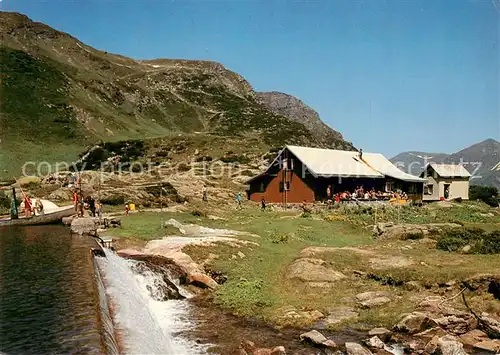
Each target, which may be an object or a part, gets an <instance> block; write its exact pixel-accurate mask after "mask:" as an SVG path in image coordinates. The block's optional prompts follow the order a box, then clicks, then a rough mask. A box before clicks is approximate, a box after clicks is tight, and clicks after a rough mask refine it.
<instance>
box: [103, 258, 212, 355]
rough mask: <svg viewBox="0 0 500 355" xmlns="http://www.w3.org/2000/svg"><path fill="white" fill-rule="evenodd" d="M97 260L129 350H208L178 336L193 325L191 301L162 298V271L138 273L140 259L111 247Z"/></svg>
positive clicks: (146, 351)
mask: <svg viewBox="0 0 500 355" xmlns="http://www.w3.org/2000/svg"><path fill="white" fill-rule="evenodd" d="M96 260H97V264H98V266H99V270H100V271H101V272H102V275H103V279H104V283H105V284H106V293H107V294H108V296H109V299H110V300H111V303H112V304H113V306H114V320H115V324H116V327H117V329H118V332H119V333H120V335H121V336H122V338H123V343H124V344H122V345H123V347H124V348H125V352H126V353H127V354H140V353H142V354H145V353H147V354H202V353H205V349H206V347H204V346H201V345H199V344H196V343H194V342H190V341H187V340H185V339H183V338H182V337H179V336H176V335H177V334H178V333H179V332H183V331H186V330H188V329H190V328H191V327H192V326H193V325H192V324H191V323H190V321H189V320H188V318H187V315H188V314H189V309H188V304H187V303H186V301H182V300H167V301H159V300H158V299H162V298H163V295H162V294H161V293H162V289H163V288H162V286H164V281H163V279H162V277H161V276H160V275H158V274H155V273H154V272H151V271H150V272H145V273H144V272H142V273H137V272H135V271H134V265H137V263H138V262H136V261H131V260H125V259H122V258H120V257H119V256H117V255H116V254H114V253H112V252H110V251H109V250H106V257H105V258H97V259H96ZM172 281H174V280H172ZM186 295H187V294H186Z"/></svg>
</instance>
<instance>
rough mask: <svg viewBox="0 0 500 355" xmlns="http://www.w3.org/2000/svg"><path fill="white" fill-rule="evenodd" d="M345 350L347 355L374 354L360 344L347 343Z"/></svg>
mask: <svg viewBox="0 0 500 355" xmlns="http://www.w3.org/2000/svg"><path fill="white" fill-rule="evenodd" d="M345 348H346V351H347V355H371V354H373V353H372V352H371V351H370V350H368V349H366V348H364V347H362V346H361V345H359V344H358V343H350V342H348V343H345Z"/></svg>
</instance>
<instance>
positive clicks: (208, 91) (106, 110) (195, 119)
mask: <svg viewBox="0 0 500 355" xmlns="http://www.w3.org/2000/svg"><path fill="white" fill-rule="evenodd" d="M0 36H1V42H0V43H1V45H0V56H1V60H0V65H1V67H0V69H1V71H0V75H1V81H2V85H1V91H0V95H1V97H2V103H1V105H2V107H1V113H0V127H1V129H0V139H1V141H0V145H1V153H0V174H1V176H0V180H1V179H2V178H3V179H6V178H9V179H10V178H11V175H12V174H16V175H18V174H19V173H20V167H21V166H22V164H23V163H24V162H25V161H49V162H55V161H61V160H62V161H67V160H74V159H75V158H76V157H77V153H79V152H82V151H84V150H85V149H86V148H87V147H88V146H89V145H91V144H95V143H96V142H98V141H101V140H104V141H118V140H126V139H147V138H154V137H161V136H169V135H170V136H171V135H173V134H178V133H193V132H206V133H211V134H217V135H220V136H231V137H242V139H245V137H247V136H252V137H259V139H260V140H261V141H263V142H264V143H266V144H267V145H269V146H271V145H273V146H274V145H282V144H285V143H295V144H307V145H312V146H324V147H335V148H340V149H354V148H353V146H352V144H350V143H348V142H346V141H344V140H343V138H342V136H341V135H340V134H339V133H338V132H335V131H333V130H331V129H330V128H327V129H330V130H331V134H329V135H328V134H326V135H325V132H322V133H321V134H318V133H317V132H315V130H312V129H310V128H308V127H311V126H310V125H309V124H308V123H307V122H306V121H307V119H308V118H307V117H305V118H304V120H305V121H304V122H301V121H300V120H297V119H290V118H288V117H285V116H284V115H282V114H278V113H276V112H273V111H272V110H271V109H269V108H268V107H266V106H265V105H263V104H262V103H261V102H260V101H258V100H257V98H256V93H255V92H254V91H253V89H252V87H251V85H250V84H249V83H248V82H247V81H246V80H245V79H244V78H243V77H241V76H240V75H238V74H236V73H234V72H231V71H229V70H227V69H226V68H225V67H224V66H222V65H221V64H219V63H215V62H208V61H187V60H171V59H158V60H150V61H139V60H134V59H131V58H126V57H123V56H120V55H114V54H109V53H107V52H102V51H98V50H96V49H94V48H92V47H89V46H87V45H85V44H84V43H82V42H80V41H78V40H77V39H76V38H74V37H72V36H70V35H68V34H66V33H63V32H59V31H57V30H55V29H53V28H51V27H49V26H46V25H44V24H42V23H36V22H33V21H31V20H30V19H29V18H28V17H26V16H24V15H21V14H17V13H6V12H0Z"/></svg>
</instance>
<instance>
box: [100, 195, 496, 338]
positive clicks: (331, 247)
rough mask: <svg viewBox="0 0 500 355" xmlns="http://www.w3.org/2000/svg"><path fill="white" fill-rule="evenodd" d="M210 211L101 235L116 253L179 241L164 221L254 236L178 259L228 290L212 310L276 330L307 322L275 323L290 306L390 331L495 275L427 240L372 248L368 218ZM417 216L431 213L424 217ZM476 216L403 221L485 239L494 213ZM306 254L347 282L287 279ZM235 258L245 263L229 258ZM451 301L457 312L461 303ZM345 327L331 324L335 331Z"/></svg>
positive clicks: (149, 218) (490, 258)
mask: <svg viewBox="0 0 500 355" xmlns="http://www.w3.org/2000/svg"><path fill="white" fill-rule="evenodd" d="M212 207H213V208H212ZM212 207H209V208H206V209H205V210H204V211H205V212H207V213H203V210H202V211H201V212H200V208H196V209H194V210H193V211H194V214H196V215H194V214H193V213H188V212H186V213H170V212H169V213H166V212H165V213H157V212H139V213H136V214H133V215H130V216H129V217H126V218H122V228H121V229H114V230H110V231H109V232H110V234H111V235H113V236H115V237H118V238H119V240H118V244H117V245H118V246H126V247H129V246H131V247H141V246H143V245H144V244H145V243H146V242H147V241H148V240H152V239H158V238H161V237H163V236H166V235H169V234H170V235H175V234H178V231H177V230H176V229H175V228H163V227H162V225H163V222H164V221H167V220H168V219H170V218H174V219H176V220H178V221H179V222H181V223H194V224H198V225H202V226H208V227H213V228H226V229H234V230H239V231H246V232H250V233H252V234H256V235H257V236H248V235H245V236H239V237H238V238H243V239H246V240H249V241H252V242H255V243H258V246H256V245H253V244H247V245H246V246H244V247H239V248H237V247H234V246H229V245H227V244H225V243H217V244H216V245H214V246H211V247H207V246H188V247H185V248H184V252H186V253H187V254H189V255H190V256H191V257H192V258H193V259H194V260H195V261H196V262H198V263H203V262H205V261H206V260H207V259H209V256H210V261H209V263H208V265H207V267H208V268H209V269H210V270H211V271H215V272H218V273H223V274H225V275H226V276H227V281H226V282H225V283H223V284H222V285H220V287H219V288H218V289H217V290H216V291H215V292H214V293H213V295H212V296H211V297H213V302H214V303H215V304H217V305H219V306H220V307H222V308H223V309H227V310H229V311H231V312H232V313H234V314H237V315H241V316H255V317H258V318H261V319H264V320H266V321H269V322H271V323H274V324H278V325H298V326H304V325H308V323H310V322H311V321H312V320H311V319H302V318H298V319H288V318H284V317H283V314H284V313H286V312H287V310H289V309H290V307H293V308H294V309H295V310H297V311H300V312H307V311H313V310H315V311H320V312H321V313H323V314H324V315H327V314H328V312H329V311H331V310H332V309H337V308H345V307H348V308H353V309H356V310H357V311H358V312H359V317H357V318H356V319H355V320H351V321H349V325H350V326H354V327H357V328H363V329H364V328H368V327H373V326H391V325H393V324H394V322H395V321H396V319H397V318H398V317H399V315H400V314H402V313H404V312H408V311H410V310H412V309H414V307H415V305H416V304H418V302H419V301H420V300H421V299H422V298H423V297H425V296H428V295H436V294H439V295H443V296H448V295H451V294H453V293H456V292H457V290H459V283H460V281H461V280H463V279H465V278H467V277H470V276H472V275H475V274H478V273H484V272H495V270H500V258H499V257H498V255H495V254H490V255H475V254H473V255H464V254H458V253H451V252H447V251H443V250H438V249H437V248H436V246H435V245H436V243H435V241H433V240H430V239H428V238H425V239H422V240H388V241H375V240H373V239H372V237H371V227H370V223H369V218H368V217H367V216H369V215H370V214H369V213H363V212H360V213H359V214H358V213H357V212H356V213H355V212H353V211H350V213H346V211H345V210H341V209H338V210H330V211H323V212H319V213H312V214H303V213H300V212H298V211H265V212H263V211H260V210H259V209H258V208H257V207H256V206H254V205H251V206H247V207H246V208H245V209H244V210H242V211H236V210H234V209H229V210H228V209H226V210H220V209H217V208H218V207H216V206H212ZM426 209H430V211H424V210H426ZM465 210H467V212H466V211H465ZM417 211H418V213H417ZM485 211H487V210H486V209H485V207H484V206H482V205H479V204H474V203H467V204H463V205H460V206H454V207H452V208H446V209H444V208H443V209H439V210H437V211H434V210H433V208H432V207H431V208H428V207H426V208H420V209H418V210H417V209H414V210H413V209H408V210H405V212H404V213H405V216H406V217H404V218H405V220H411V218H410V216H411V215H412V214H413V221H419V222H420V221H422V218H423V217H422V216H424V215H425V216H427V217H425V218H428V219H427V221H429V222H430V221H432V222H439V221H452V220H453V221H455V222H460V223H462V224H466V225H475V226H477V225H481V226H483V227H486V228H487V229H488V230H494V229H500V219H499V217H498V214H494V215H491V214H490V215H489V214H487V213H485ZM208 212H211V213H217V218H218V219H214V217H212V216H209V215H208ZM401 212H402V211H399V214H400V218H401ZM434 212H436V213H434ZM390 213H394V211H389V210H387V211H386V219H389V217H388V216H389V215H390ZM372 218H374V216H372ZM372 221H373V219H372ZM308 247H320V249H317V250H316V249H314V250H313V252H311V253H309V254H308V255H307V257H311V258H319V259H322V260H324V261H326V262H327V263H328V267H331V268H332V269H334V270H336V271H339V272H342V273H343V274H344V275H346V278H345V279H342V280H339V281H337V282H335V283H334V284H332V286H331V287H311V285H309V284H307V283H304V282H301V281H298V280H295V279H288V278H287V277H286V274H287V267H288V266H289V265H290V264H291V263H292V262H293V261H294V260H296V259H297V258H299V257H300V254H301V251H304V249H306V248H308ZM321 248H323V249H321ZM238 252H241V253H243V255H244V257H240V256H238ZM210 254H212V255H210ZM214 255H216V257H215V258H214V257H213V256H214ZM409 281H414V282H415V283H417V284H418V285H420V289H419V290H418V292H415V290H410V289H408V288H406V287H405V286H404V285H405V283H407V282H409ZM365 291H387V292H391V293H392V294H393V296H394V298H393V301H392V302H390V303H389V304H386V305H383V306H380V307H377V308H373V309H358V307H357V306H356V304H355V302H354V296H355V295H356V294H358V293H361V292H365ZM469 297H470V303H471V304H472V305H473V306H474V307H476V308H478V309H481V310H482V311H499V310H500V309H499V305H498V302H495V300H494V299H493V298H492V296H491V295H473V294H471V295H469ZM454 302H455V303H456V306H457V307H461V305H460V299H457V300H455V301H454ZM344 325H345V323H340V324H337V325H336V327H341V326H344Z"/></svg>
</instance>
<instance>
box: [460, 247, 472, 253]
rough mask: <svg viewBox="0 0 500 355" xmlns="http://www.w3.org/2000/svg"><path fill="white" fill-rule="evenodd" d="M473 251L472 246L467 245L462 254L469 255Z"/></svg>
mask: <svg viewBox="0 0 500 355" xmlns="http://www.w3.org/2000/svg"><path fill="white" fill-rule="evenodd" d="M471 249H472V247H471V246H470V245H466V246H464V247H463V248H462V253H468V252H470V250H471Z"/></svg>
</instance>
